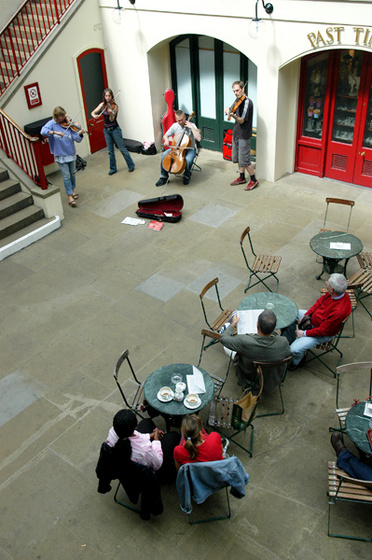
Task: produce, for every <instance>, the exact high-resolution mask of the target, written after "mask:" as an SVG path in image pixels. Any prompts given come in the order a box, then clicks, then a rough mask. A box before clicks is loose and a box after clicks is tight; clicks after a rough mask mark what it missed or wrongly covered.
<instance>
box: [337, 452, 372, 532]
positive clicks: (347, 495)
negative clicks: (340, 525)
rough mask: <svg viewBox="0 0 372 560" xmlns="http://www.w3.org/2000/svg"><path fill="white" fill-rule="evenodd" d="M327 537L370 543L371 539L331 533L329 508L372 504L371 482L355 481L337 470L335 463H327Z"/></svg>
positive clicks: (340, 470)
mask: <svg viewBox="0 0 372 560" xmlns="http://www.w3.org/2000/svg"><path fill="white" fill-rule="evenodd" d="M328 496H329V499H328V536H329V537H338V538H341V539H352V540H358V541H364V542H372V538H371V537H370V538H363V537H357V536H352V535H346V534H337V533H331V506H336V504H337V503H338V502H349V503H350V502H352V503H358V504H366V505H368V504H369V505H371V504H372V480H370V481H366V480H357V479H356V478H352V477H351V476H349V475H348V474H347V473H346V472H345V471H343V470H342V469H339V468H338V467H337V465H336V462H335V461H329V462H328Z"/></svg>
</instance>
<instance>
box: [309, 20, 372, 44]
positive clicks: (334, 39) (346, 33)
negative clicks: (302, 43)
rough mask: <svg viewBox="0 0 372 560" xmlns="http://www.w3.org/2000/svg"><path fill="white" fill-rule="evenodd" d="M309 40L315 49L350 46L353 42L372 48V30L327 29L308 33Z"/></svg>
mask: <svg viewBox="0 0 372 560" xmlns="http://www.w3.org/2000/svg"><path fill="white" fill-rule="evenodd" d="M307 38H308V39H309V41H310V43H311V46H312V47H313V48H314V49H316V48H317V47H327V46H329V45H334V44H339V45H341V44H347V45H350V44H351V43H352V42H354V43H355V45H359V46H365V47H369V48H372V30H371V29H369V28H368V27H353V28H348V29H346V30H345V27H338V26H336V27H327V28H326V29H325V30H323V31H320V30H318V31H316V32H315V33H308V35H307Z"/></svg>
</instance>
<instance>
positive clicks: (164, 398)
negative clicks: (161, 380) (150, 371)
mask: <svg viewBox="0 0 372 560" xmlns="http://www.w3.org/2000/svg"><path fill="white" fill-rule="evenodd" d="M164 391H168V395H164V394H163V393H164ZM157 397H158V399H159V401H161V402H169V401H171V400H173V397H174V393H173V391H172V389H170V388H169V387H162V388H161V389H160V390H159V391H158V394H157Z"/></svg>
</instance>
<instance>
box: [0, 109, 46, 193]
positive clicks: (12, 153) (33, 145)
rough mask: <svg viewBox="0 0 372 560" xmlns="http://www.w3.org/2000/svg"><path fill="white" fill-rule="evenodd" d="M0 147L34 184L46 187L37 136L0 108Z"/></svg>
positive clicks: (44, 188) (39, 143)
mask: <svg viewBox="0 0 372 560" xmlns="http://www.w3.org/2000/svg"><path fill="white" fill-rule="evenodd" d="M0 148H1V149H2V150H3V151H4V152H5V153H6V155H7V157H8V158H10V159H12V160H13V161H14V162H15V163H16V164H17V165H18V167H20V168H21V169H22V171H24V172H25V173H26V174H27V175H28V176H29V177H30V179H31V180H32V181H33V182H34V183H35V185H37V186H39V187H41V189H43V190H46V189H47V188H48V183H47V179H46V177H45V172H44V166H43V161H42V156H41V142H39V138H38V137H34V136H29V135H28V134H26V133H25V132H24V131H23V130H22V129H21V128H20V127H19V126H18V125H17V124H16V123H15V122H14V121H13V120H12V119H11V118H10V117H9V116H8V115H7V114H6V113H5V112H4V111H3V110H2V109H0Z"/></svg>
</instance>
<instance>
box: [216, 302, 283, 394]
mask: <svg viewBox="0 0 372 560" xmlns="http://www.w3.org/2000/svg"><path fill="white" fill-rule="evenodd" d="M238 322H239V317H238V314H235V315H233V317H232V319H231V323H230V326H229V327H228V328H227V329H226V330H225V331H223V333H222V334H221V339H220V342H221V343H222V344H223V345H224V346H225V347H226V348H229V349H230V350H233V351H235V352H236V355H235V357H234V365H235V368H236V375H237V378H238V385H240V386H241V387H251V386H252V383H253V382H254V381H255V377H256V372H255V370H254V368H253V361H258V362H275V361H279V360H283V359H284V358H287V357H288V356H290V355H291V351H290V348H289V344H288V340H287V339H286V338H285V337H284V336H278V335H277V334H276V333H274V329H275V327H276V315H275V313H273V312H272V311H269V310H265V311H262V313H260V315H259V316H258V320H257V334H236V333H235V327H236V325H237V324H238ZM267 373H268V372H267V371H265V377H264V391H265V392H266V393H269V392H270V391H272V390H273V389H274V388H275V387H277V386H278V385H279V383H280V382H281V381H282V375H283V369H282V368H273V370H272V372H270V375H267Z"/></svg>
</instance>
